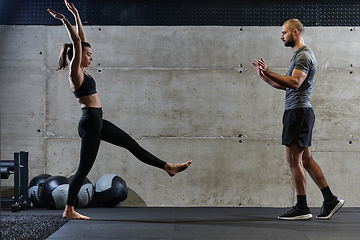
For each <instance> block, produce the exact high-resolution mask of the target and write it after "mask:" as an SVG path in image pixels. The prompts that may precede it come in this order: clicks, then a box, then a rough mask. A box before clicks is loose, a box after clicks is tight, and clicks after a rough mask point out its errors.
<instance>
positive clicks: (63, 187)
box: [40, 176, 70, 209]
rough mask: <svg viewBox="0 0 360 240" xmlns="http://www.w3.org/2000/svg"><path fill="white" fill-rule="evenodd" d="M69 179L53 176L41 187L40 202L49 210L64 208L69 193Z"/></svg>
mask: <svg viewBox="0 0 360 240" xmlns="http://www.w3.org/2000/svg"><path fill="white" fill-rule="evenodd" d="M69 182H70V181H69V179H68V178H67V177H64V176H53V177H49V178H48V179H46V180H45V182H44V183H43V185H42V189H41V195H40V200H41V201H42V202H43V203H44V204H45V205H46V206H47V207H49V208H52V209H61V208H64V207H65V205H66V202H67V197H68V191H69Z"/></svg>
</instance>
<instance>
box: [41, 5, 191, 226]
mask: <svg viewBox="0 0 360 240" xmlns="http://www.w3.org/2000/svg"><path fill="white" fill-rule="evenodd" d="M64 2H65V5H66V6H67V8H68V10H69V11H70V12H71V13H72V14H73V15H74V17H75V21H76V26H77V31H75V29H74V28H73V27H72V25H71V24H70V23H69V21H68V20H67V19H66V18H65V16H64V15H62V14H60V13H57V12H55V11H53V10H50V9H48V12H49V13H50V14H51V15H52V16H53V17H54V18H56V19H59V20H61V21H62V22H63V23H64V25H65V27H66V29H67V31H68V33H69V36H70V39H71V41H72V44H64V46H63V48H62V52H61V54H60V59H59V68H58V70H62V69H65V68H66V67H67V62H66V57H67V55H68V58H69V59H70V60H71V62H70V66H69V67H70V74H69V81H70V87H71V90H72V91H73V92H74V94H75V97H76V98H77V99H78V101H79V103H80V107H81V109H82V117H81V119H80V121H79V127H78V131H79V135H80V137H81V151H80V163H79V168H78V170H77V172H76V173H75V175H74V178H73V179H72V181H71V182H70V186H69V194H68V200H67V205H66V207H65V210H64V213H63V217H64V218H72V219H89V217H87V216H84V215H81V214H79V213H78V212H76V211H75V210H74V203H75V200H76V197H77V194H78V192H79V190H80V188H81V185H82V183H83V181H84V179H85V177H86V176H87V174H88V173H89V172H90V169H91V167H92V165H93V164H94V162H95V158H96V155H97V152H98V149H99V144H100V140H104V141H107V142H109V143H112V144H115V145H117V146H120V147H124V148H126V149H128V150H129V151H130V152H131V153H132V154H134V156H135V157H137V158H138V159H139V160H141V161H142V162H144V163H146V164H149V165H152V166H155V167H158V168H161V169H164V170H165V171H166V172H167V173H168V174H169V175H170V176H174V175H175V174H177V173H178V172H181V171H183V170H185V169H186V168H188V167H189V166H190V164H191V163H192V161H191V160H190V161H188V162H186V163H181V164H169V163H166V162H164V161H162V160H160V159H158V158H157V157H155V156H154V155H152V154H151V153H149V152H147V151H146V150H144V149H143V148H141V147H140V146H139V145H138V144H137V142H136V141H135V140H134V139H133V138H131V137H130V136H129V135H128V134H127V133H125V132H124V131H122V130H121V129H120V128H118V127H116V126H115V125H114V124H112V123H110V122H109V121H106V120H103V119H102V109H101V103H100V98H99V95H98V93H97V92H96V84H95V81H94V79H93V78H92V77H91V76H90V75H89V74H88V73H86V71H85V69H84V68H86V67H89V66H90V64H91V61H92V53H91V46H90V44H89V43H87V42H86V36H85V32H84V29H83V26H82V23H81V19H80V16H79V13H78V11H77V9H76V8H75V6H74V4H72V3H71V4H69V3H68V2H67V0H64Z"/></svg>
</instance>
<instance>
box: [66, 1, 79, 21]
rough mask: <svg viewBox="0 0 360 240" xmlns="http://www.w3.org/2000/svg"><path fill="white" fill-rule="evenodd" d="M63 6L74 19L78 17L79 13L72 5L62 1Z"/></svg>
mask: <svg viewBox="0 0 360 240" xmlns="http://www.w3.org/2000/svg"><path fill="white" fill-rule="evenodd" d="M64 2H65V5H66V7H67V9H68V10H69V11H70V12H71V13H72V14H73V15H74V17H78V16H79V12H78V10H77V9H76V8H75V6H74V4H73V3H68V1H67V0H64Z"/></svg>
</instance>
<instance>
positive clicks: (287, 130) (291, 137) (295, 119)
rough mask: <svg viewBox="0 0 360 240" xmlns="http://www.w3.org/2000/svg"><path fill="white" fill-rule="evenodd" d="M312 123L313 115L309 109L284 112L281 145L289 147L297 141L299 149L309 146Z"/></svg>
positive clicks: (313, 120) (312, 111)
mask: <svg viewBox="0 0 360 240" xmlns="http://www.w3.org/2000/svg"><path fill="white" fill-rule="evenodd" d="M314 123H315V113H314V110H313V109H312V108H311V107H309V108H295V109H289V110H285V112H284V116H283V133H282V144H283V145H289V144H290V143H292V142H294V141H297V143H298V145H299V146H300V147H308V146H311V137H312V130H313V127H314Z"/></svg>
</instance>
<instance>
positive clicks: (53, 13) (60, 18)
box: [47, 9, 65, 20]
mask: <svg viewBox="0 0 360 240" xmlns="http://www.w3.org/2000/svg"><path fill="white" fill-rule="evenodd" d="M47 11H48V12H49V13H50V14H51V16H53V17H54V18H56V19H59V20H65V16H64V15H62V14H61V13H58V12H55V11H54V10H51V9H48V10H47Z"/></svg>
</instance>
